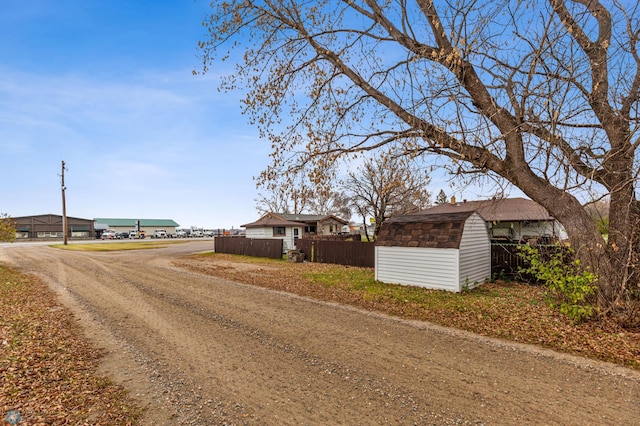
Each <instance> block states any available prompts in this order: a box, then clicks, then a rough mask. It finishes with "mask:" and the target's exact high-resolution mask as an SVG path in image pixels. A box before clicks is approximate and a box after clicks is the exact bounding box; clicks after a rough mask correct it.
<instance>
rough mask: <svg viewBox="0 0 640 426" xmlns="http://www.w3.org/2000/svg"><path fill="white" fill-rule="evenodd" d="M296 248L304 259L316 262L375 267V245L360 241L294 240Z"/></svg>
mask: <svg viewBox="0 0 640 426" xmlns="http://www.w3.org/2000/svg"><path fill="white" fill-rule="evenodd" d="M296 248H297V249H298V250H300V251H301V252H303V253H304V255H305V256H304V258H305V260H308V261H309V262H317V263H335V264H338V265H349V266H361V267H364V268H373V267H375V246H374V244H373V243H367V242H361V241H325V240H309V239H299V240H296Z"/></svg>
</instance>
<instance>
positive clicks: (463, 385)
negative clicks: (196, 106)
mask: <svg viewBox="0 0 640 426" xmlns="http://www.w3.org/2000/svg"><path fill="white" fill-rule="evenodd" d="M211 244H212V242H211V241H198V242H189V243H182V244H171V245H169V246H167V247H166V248H161V249H156V250H138V251H123V252H103V253H100V252H73V251H64V250H58V249H52V248H49V247H46V246H38V245H23V246H21V245H20V244H13V245H11V246H10V247H6V246H4V247H2V248H0V261H6V262H9V263H10V264H12V265H14V266H17V267H19V268H21V269H22V270H23V271H28V272H34V273H37V274H39V275H41V276H42V277H44V278H45V279H46V280H47V282H48V283H49V285H50V286H51V287H52V288H53V289H54V290H55V291H56V292H57V293H58V294H59V296H60V298H61V300H62V301H63V302H64V303H65V304H66V305H68V306H69V307H70V308H71V309H72V310H73V312H74V313H75V314H76V316H77V317H78V319H79V321H81V323H82V325H83V326H84V328H85V330H86V334H87V336H88V338H89V339H91V340H92V341H93V342H94V343H95V344H96V345H98V346H100V347H103V348H105V352H106V354H107V355H106V356H105V359H104V363H103V369H104V371H105V372H108V374H109V375H111V376H112V377H113V378H114V380H115V381H117V382H119V383H122V384H123V385H124V386H125V387H127V388H128V389H129V390H130V391H131V393H132V395H133V396H134V397H136V398H137V399H139V401H140V402H141V404H143V405H144V406H146V407H147V408H148V410H147V413H146V416H145V419H144V421H143V422H144V424H149V425H158V424H167V425H169V424H171V425H175V424H198V425H217V424H224V423H226V424H251V425H254V424H265V425H272V424H273V425H283V424H291V425H298V424H308V425H327V424H348V425H373V424H375V425H383V424H403V425H404V424H420V425H424V424H437V425H442V424H485V425H514V424H518V425H540V424H547V425H584V424H591V425H597V424H604V425H623V424H627V425H632V424H640V374H638V373H637V372H634V371H632V370H628V369H624V368H621V367H617V366H613V365H610V364H605V363H599V362H595V361H589V360H585V359H582V358H577V357H572V356H567V355H559V354H556V353H554V352H551V351H547V350H541V349H537V348H534V347H531V346H525V345H517V344H513V343H508V342H502V341H498V340H493V339H487V338H483V337H480V336H476V335H473V334H470V333H464V332H459V331H455V330H451V329H445V328H441V327H436V326H433V325H430V324H428V323H422V322H412V321H402V320H397V319H392V318H388V317H385V316H382V315H378V314H375V313H371V312H365V311H361V310H357V309H353V308H347V307H343V306H339V305H335V304H330V303H324V302H317V301H314V300H310V299H305V298H301V297H297V296H292V295H289V294H286V293H281V292H275V291H271V290H265V289H262V288H256V287H252V286H248V285H245V284H242V283H235V282H230V281H224V280H221V279H218V278H215V277H211V276H207V275H203V274H199V273H196V272H190V271H186V270H183V269H180V268H178V267H176V266H174V265H173V263H172V259H175V258H176V257H179V256H181V255H183V254H191V253H195V252H199V251H205V250H210V249H211Z"/></svg>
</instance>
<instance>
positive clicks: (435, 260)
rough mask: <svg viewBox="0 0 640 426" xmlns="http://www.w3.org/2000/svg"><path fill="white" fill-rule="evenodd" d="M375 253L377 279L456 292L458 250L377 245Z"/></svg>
mask: <svg viewBox="0 0 640 426" xmlns="http://www.w3.org/2000/svg"><path fill="white" fill-rule="evenodd" d="M375 256H376V262H375V263H376V267H375V276H376V280H378V281H382V282H385V283H389V284H405V285H415V286H419V287H427V288H436V289H442V290H449V291H457V289H456V287H457V285H458V284H457V283H458V281H459V278H458V250H457V249H435V248H414V247H383V246H378V247H376V248H375Z"/></svg>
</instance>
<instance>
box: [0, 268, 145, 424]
mask: <svg viewBox="0 0 640 426" xmlns="http://www.w3.org/2000/svg"><path fill="white" fill-rule="evenodd" d="M0 306H1V307H2V309H1V310H0V377H2V380H1V383H0V419H2V421H3V422H5V421H7V420H8V419H9V420H12V421H13V422H15V421H16V420H20V421H19V422H18V423H17V424H20V425H63V424H64V425H66V424H74V425H78V424H80V425H82V424H91V425H128V424H131V423H132V422H134V421H135V420H136V419H137V418H139V416H140V414H141V410H140V408H139V407H137V406H136V405H135V404H134V403H133V402H132V401H131V400H130V399H128V398H127V395H126V393H125V391H124V390H123V389H122V388H121V387H119V386H117V385H115V384H113V383H112V382H111V381H110V380H109V379H107V378H105V377H103V376H100V375H98V374H96V373H95V372H96V369H97V366H98V362H99V360H100V357H101V353H100V352H99V351H98V350H96V349H95V348H92V347H91V346H90V345H89V344H88V343H87V342H86V341H85V340H84V339H83V337H82V334H81V331H80V329H79V326H78V324H77V323H76V321H75V320H74V318H73V315H72V314H71V313H70V312H69V311H68V310H67V309H65V308H64V307H62V306H61V305H60V304H59V303H58V302H57V301H56V297H55V295H54V294H53V293H52V292H51V290H50V289H49V288H48V287H47V286H46V284H44V283H43V282H42V281H40V280H39V279H38V278H37V277H35V276H32V275H22V274H19V273H18V272H17V271H14V270H12V269H10V268H7V267H4V266H1V265H0ZM2 424H9V423H8V422H7V423H2Z"/></svg>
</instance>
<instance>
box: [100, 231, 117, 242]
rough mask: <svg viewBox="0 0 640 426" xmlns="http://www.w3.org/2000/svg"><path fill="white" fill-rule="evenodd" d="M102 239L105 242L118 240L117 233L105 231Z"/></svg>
mask: <svg viewBox="0 0 640 426" xmlns="http://www.w3.org/2000/svg"><path fill="white" fill-rule="evenodd" d="M100 238H101V239H103V240H115V239H116V231H114V230H112V229H107V230H106V231H104V232H103V233H102V235H101V236H100Z"/></svg>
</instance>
